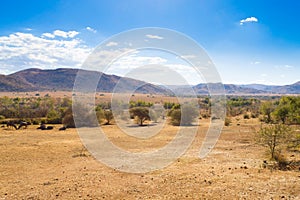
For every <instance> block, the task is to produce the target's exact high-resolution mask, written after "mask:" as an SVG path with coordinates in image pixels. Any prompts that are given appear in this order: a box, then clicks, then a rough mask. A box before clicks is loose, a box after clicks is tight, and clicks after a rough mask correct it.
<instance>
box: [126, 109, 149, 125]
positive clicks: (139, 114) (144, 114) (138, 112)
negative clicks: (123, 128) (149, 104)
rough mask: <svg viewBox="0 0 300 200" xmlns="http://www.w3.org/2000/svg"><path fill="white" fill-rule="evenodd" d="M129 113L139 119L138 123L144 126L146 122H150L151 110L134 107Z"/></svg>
mask: <svg viewBox="0 0 300 200" xmlns="http://www.w3.org/2000/svg"><path fill="white" fill-rule="evenodd" d="M129 113H130V115H131V116H133V117H134V118H137V123H138V124H139V125H140V126H143V123H144V122H145V121H146V120H150V116H149V108H146V107H134V108H131V109H130V110H129Z"/></svg>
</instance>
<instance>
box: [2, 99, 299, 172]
mask: <svg viewBox="0 0 300 200" xmlns="http://www.w3.org/2000/svg"><path fill="white" fill-rule="evenodd" d="M127 106H128V107H129V108H128V109H129V110H128V111H129V114H130V118H131V119H132V120H133V121H134V122H135V123H136V124H137V125H139V126H143V125H145V124H149V123H157V122H158V121H159V120H160V119H167V120H168V123H169V124H171V125H174V126H181V125H184V126H187V125H191V124H192V123H193V122H195V121H196V119H200V120H201V119H209V118H211V117H212V116H211V111H210V107H211V101H210V98H209V97H206V96H203V97H199V98H198V105H196V106H195V105H192V104H184V105H180V104H178V103H174V102H168V101H165V102H160V103H159V104H157V103H156V104H155V103H153V102H147V101H142V100H138V101H130V102H129V105H127ZM226 106H227V113H226V116H227V117H226V118H225V124H224V125H225V126H230V125H231V124H232V121H233V119H235V121H237V125H240V122H239V121H240V119H243V120H250V119H259V121H260V123H261V128H260V130H258V131H256V132H257V133H256V134H255V135H256V136H255V138H254V139H255V141H256V143H257V144H259V145H262V146H265V149H266V152H267V153H268V157H269V158H270V160H271V161H274V162H275V164H276V166H279V168H282V169H286V167H287V166H288V165H289V164H291V163H290V162H289V160H288V159H287V158H286V156H285V152H288V151H298V150H299V146H300V132H299V125H300V97H295V96H283V97H236V96H232V97H230V96H229V97H227V105H226ZM118 107H124V104H123V103H122V102H119V104H118ZM74 108H76V112H72V109H74ZM93 113H96V117H97V118H96V120H95V119H94V115H93ZM115 114H119V115H120V116H121V115H122V112H121V113H118V112H115V113H113V111H112V108H111V103H107V102H100V103H98V104H97V105H96V107H88V106H87V105H80V104H76V105H73V107H72V102H71V99H70V98H67V97H65V98H53V97H51V96H50V95H46V96H44V97H40V96H36V97H28V98H19V97H16V98H9V97H6V96H4V97H1V98H0V120H1V121H0V122H1V123H2V124H7V123H8V122H15V123H19V122H20V121H27V122H30V123H31V124H34V125H38V124H41V123H46V124H63V125H64V127H68V128H74V127H84V126H98V125H99V124H100V125H110V124H113V123H114V117H115V116H114V115H115ZM76 116H78V117H77V119H78V118H79V119H80V120H77V123H76V124H75V122H74V117H76ZM200 124H201V122H200ZM262 153H263V152H262Z"/></svg>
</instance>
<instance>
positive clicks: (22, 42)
mask: <svg viewBox="0 0 300 200" xmlns="http://www.w3.org/2000/svg"><path fill="white" fill-rule="evenodd" d="M299 8H300V1H296V0H287V1H283V0H265V1H259V0H243V1H241V0H226V1H224V0H126V1H121V0H119V1H117V0H111V1H104V0H43V1H36V0H22V1H21V0H20V1H16V0H9V1H8V0H4V1H1V7H0V74H11V73H14V72H16V71H19V70H23V69H27V68H41V69H55V68H64V67H66V68H80V67H81V65H82V63H83V62H84V61H85V60H86V59H87V57H88V56H89V55H90V54H91V53H92V52H93V50H94V49H95V48H96V47H97V46H98V45H99V44H101V42H103V41H105V40H107V39H108V38H110V37H111V36H113V35H116V34H119V33H120V32H124V31H128V30H131V29H136V28H143V27H161V28H167V29H171V30H174V31H177V32H180V33H182V34H185V35H186V36H188V37H190V38H191V39H193V40H194V41H195V42H197V43H198V44H199V45H200V46H201V47H202V48H203V49H204V50H205V51H206V53H207V54H208V55H209V57H210V59H211V60H212V62H213V63H214V64H215V66H216V68H217V70H218V73H219V74H220V77H221V79H222V82H223V83H233V84H249V83H262V84H272V85H286V84H292V83H295V82H297V81H300V76H299V75H300V26H299V24H300V22H299V19H300V12H298V10H299ZM152 39H153V38H152ZM154 39H159V38H154ZM167 57H168V59H169V63H166V62H165V59H166V58H165V57H163V55H162V54H161V53H159V52H156V54H155V52H150V53H149V52H148V53H147V52H144V53H140V54H138V53H135V54H133V55H127V57H126V56H125V57H123V58H121V59H120V60H118V61H117V64H116V65H115V68H114V70H112V72H113V73H115V74H117V75H122V74H121V73H118V72H121V67H124V66H122V65H126V63H127V65H128V67H130V65H133V64H132V63H134V65H135V67H137V66H138V65H147V64H148V65H149V64H150V65H163V64H166V65H170V66H171V65H173V66H178V63H176V62H175V58H171V57H172V56H167ZM129 58H130V59H132V60H131V61H130V60H129ZM122 61H123V64H122ZM125 61H126V62H125ZM128 63H129V64H128ZM179 64H180V65H183V62H182V61H180V62H179ZM118 66H120V70H119V71H118ZM148 67H149V66H148ZM133 68H134V67H133ZM187 77H189V76H188V75H187ZM189 81H190V83H191V84H197V83H199V82H201V81H203V80H201V79H199V78H194V79H193V78H189Z"/></svg>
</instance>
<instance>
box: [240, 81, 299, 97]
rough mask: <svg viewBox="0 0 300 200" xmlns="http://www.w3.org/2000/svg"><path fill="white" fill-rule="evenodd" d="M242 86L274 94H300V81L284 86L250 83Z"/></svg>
mask: <svg viewBox="0 0 300 200" xmlns="http://www.w3.org/2000/svg"><path fill="white" fill-rule="evenodd" d="M241 87H243V88H252V89H258V90H262V91H265V92H268V93H273V94H300V81H298V82H296V83H294V84H291V85H283V86H278V85H263V84H248V85H241Z"/></svg>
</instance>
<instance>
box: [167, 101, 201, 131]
mask: <svg viewBox="0 0 300 200" xmlns="http://www.w3.org/2000/svg"><path fill="white" fill-rule="evenodd" d="M180 107H181V109H172V110H171V111H170V112H169V115H170V117H171V124H172V125H175V126H188V125H191V124H192V122H193V121H194V120H195V119H196V118H197V117H198V116H199V112H198V110H197V107H195V106H193V105H191V104H184V105H182V106H180Z"/></svg>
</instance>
